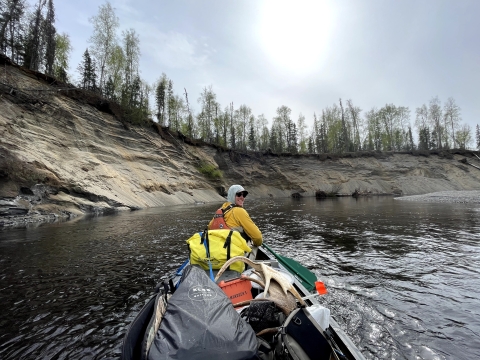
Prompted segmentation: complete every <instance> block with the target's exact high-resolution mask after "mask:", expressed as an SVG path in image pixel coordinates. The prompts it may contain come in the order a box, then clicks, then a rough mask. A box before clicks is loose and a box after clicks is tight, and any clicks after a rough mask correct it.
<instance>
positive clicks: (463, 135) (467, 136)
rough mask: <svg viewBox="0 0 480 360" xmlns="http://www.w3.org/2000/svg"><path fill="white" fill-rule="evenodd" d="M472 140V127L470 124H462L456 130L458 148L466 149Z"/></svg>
mask: <svg viewBox="0 0 480 360" xmlns="http://www.w3.org/2000/svg"><path fill="white" fill-rule="evenodd" d="M470 141H472V129H471V128H470V125H468V124H463V125H462V126H461V127H460V129H459V130H458V131H457V144H458V146H459V148H460V149H466V148H467V147H468V144H470Z"/></svg>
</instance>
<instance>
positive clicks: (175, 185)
mask: <svg viewBox="0 0 480 360" xmlns="http://www.w3.org/2000/svg"><path fill="white" fill-rule="evenodd" d="M0 60H1V59H0ZM0 62H1V61H0ZM2 65H3V68H2V74H1V75H0V228H2V227H3V228H6V227H12V226H25V225H28V224H30V223H40V222H44V221H56V220H58V219H72V218H76V217H79V216H82V215H85V214H96V215H101V214H107V213H112V212H116V211H131V210H136V209H143V208H149V207H156V206H171V205H179V204H193V203H199V202H200V203H203V202H222V201H223V200H224V198H223V197H222V195H223V194H225V190H226V189H228V187H229V186H230V185H231V184H234V183H239V184H242V185H243V186H245V187H246V188H247V189H248V190H249V197H250V198H265V197H270V198H276V197H289V196H295V197H300V196H315V193H316V192H317V191H323V192H325V193H327V194H338V195H346V196H351V195H352V194H353V193H354V192H356V193H357V194H359V195H360V196H362V195H386V194H390V195H396V196H399V195H417V194H426V193H432V192H437V191H458V190H480V160H479V159H478V158H477V157H476V156H474V155H473V153H472V152H470V151H465V150H451V151H437V152H411V153H379V152H370V153H349V154H344V155H343V156H338V155H333V154H321V155H303V156H301V155H291V154H280V155H277V154H272V153H264V154H261V153H239V152H233V151H228V150H227V149H223V148H221V147H218V146H210V145H206V144H204V143H202V142H200V141H196V140H192V139H188V138H186V137H185V136H183V135H182V134H178V133H176V132H175V133H174V132H171V131H169V130H168V129H167V128H161V127H159V126H158V125H157V124H155V123H151V124H149V125H148V126H143V127H140V126H133V125H130V124H126V123H125V122H124V121H123V119H122V118H121V114H119V113H118V111H117V110H116V109H115V107H114V106H113V105H111V104H108V102H105V101H103V100H102V99H99V98H96V97H92V96H91V94H90V95H89V94H84V95H82V93H81V92H80V91H79V90H78V89H68V88H65V84H56V83H54V82H53V83H52V81H51V80H52V79H47V78H45V76H44V75H43V76H42V75H41V74H38V73H34V72H31V71H24V70H22V69H20V68H18V67H15V66H12V65H10V64H8V63H6V62H5V61H4V64H2ZM205 164H210V165H213V166H214V167H215V168H216V169H219V170H221V172H222V176H221V177H218V178H210V177H208V174H207V175H204V174H203V173H202V172H201V171H200V169H201V168H202V167H203V166H204V165H205Z"/></svg>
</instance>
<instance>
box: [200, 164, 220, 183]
mask: <svg viewBox="0 0 480 360" xmlns="http://www.w3.org/2000/svg"><path fill="white" fill-rule="evenodd" d="M197 169H198V171H200V172H201V173H202V174H203V175H205V176H206V177H208V178H210V179H221V178H222V176H223V173H222V171H221V170H219V169H217V168H216V167H215V165H212V164H209V163H206V162H202V163H200V165H199V166H198V167H197Z"/></svg>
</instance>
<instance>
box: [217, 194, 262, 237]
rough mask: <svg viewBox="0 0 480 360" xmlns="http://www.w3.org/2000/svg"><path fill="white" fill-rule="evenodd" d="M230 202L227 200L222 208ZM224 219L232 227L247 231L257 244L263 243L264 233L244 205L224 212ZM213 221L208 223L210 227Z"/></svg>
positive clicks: (243, 231)
mask: <svg viewBox="0 0 480 360" xmlns="http://www.w3.org/2000/svg"><path fill="white" fill-rule="evenodd" d="M230 204H231V203H230V202H228V201H227V202H226V203H224V204H223V205H222V209H225V208H226V207H227V206H228V205H230ZM224 219H225V223H226V224H227V226H228V227H229V228H230V229H234V230H238V231H240V232H242V233H245V234H246V235H247V236H248V237H249V238H250V239H252V242H253V244H254V245H255V246H260V245H262V242H263V239H262V233H261V231H260V230H259V229H258V227H257V225H255V223H254V222H253V220H252V219H251V218H250V215H248V213H247V211H246V210H245V209H244V208H243V207H239V206H234V207H233V208H232V209H230V210H228V211H227V212H226V213H225V214H224ZM212 222H213V219H212V220H211V221H210V223H209V224H208V228H209V229H210V226H211V225H212Z"/></svg>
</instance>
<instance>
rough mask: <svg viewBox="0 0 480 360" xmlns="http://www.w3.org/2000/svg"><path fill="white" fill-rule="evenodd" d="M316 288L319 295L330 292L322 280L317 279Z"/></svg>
mask: <svg viewBox="0 0 480 360" xmlns="http://www.w3.org/2000/svg"><path fill="white" fill-rule="evenodd" d="M315 289H317V293H318V295H325V294H328V291H327V288H326V287H325V284H324V283H323V282H321V281H315Z"/></svg>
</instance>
